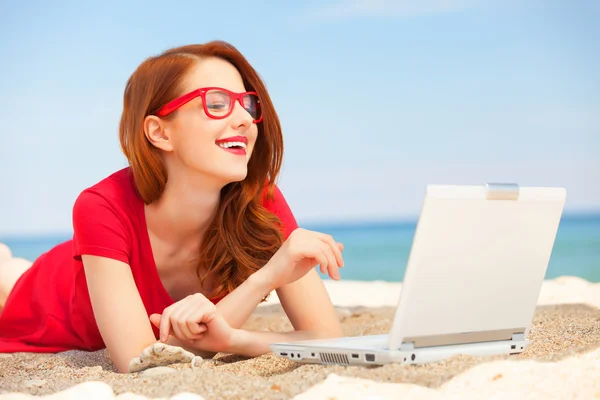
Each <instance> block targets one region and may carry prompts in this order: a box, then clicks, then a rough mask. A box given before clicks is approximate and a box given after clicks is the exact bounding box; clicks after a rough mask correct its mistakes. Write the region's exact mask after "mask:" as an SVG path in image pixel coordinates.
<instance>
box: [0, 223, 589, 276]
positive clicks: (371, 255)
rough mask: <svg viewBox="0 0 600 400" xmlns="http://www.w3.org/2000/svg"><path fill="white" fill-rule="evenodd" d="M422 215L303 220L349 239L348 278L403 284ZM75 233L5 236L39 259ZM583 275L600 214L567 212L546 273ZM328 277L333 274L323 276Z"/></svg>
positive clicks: (17, 252) (17, 250)
mask: <svg viewBox="0 0 600 400" xmlns="http://www.w3.org/2000/svg"><path fill="white" fill-rule="evenodd" d="M416 225H417V219H416V218H413V219H405V220H393V221H360V222H348V223H342V222H330V223H314V222H313V223H306V224H302V223H300V226H302V227H303V228H306V229H312V230H318V231H320V232H324V233H328V234H331V235H333V237H334V238H335V239H336V240H337V241H339V242H342V243H344V246H345V250H344V261H345V265H346V267H345V268H343V269H342V270H341V275H342V280H357V281H389V282H400V281H402V280H403V278H404V272H405V270H406V264H407V262H408V256H409V252H410V248H411V245H412V241H413V236H414V232H415V229H416ZM71 237H72V233H57V234H46V235H19V236H16V235H15V236H9V235H4V236H3V235H0V242H2V243H5V244H6V245H8V246H9V247H10V249H11V251H12V252H13V255H14V256H15V257H23V258H26V259H28V260H31V261H33V260H35V259H36V258H38V257H39V256H40V255H41V254H43V253H44V252H46V251H48V250H50V249H51V248H52V247H54V246H55V245H57V244H59V243H62V242H64V241H66V240H69V239H71ZM564 275H569V276H577V277H580V278H583V279H586V280H588V281H590V282H600V212H597V213H585V214H584V213H578V214H575V213H573V214H566V213H565V214H563V217H562V218H561V222H560V226H559V229H558V233H557V236H556V241H555V243H554V247H553V250H552V256H551V258H550V262H549V265H548V270H547V272H546V276H545V278H546V279H553V278H556V277H558V276H564ZM321 276H322V277H323V278H324V279H328V277H327V276H325V275H321Z"/></svg>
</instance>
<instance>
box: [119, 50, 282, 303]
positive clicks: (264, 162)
mask: <svg viewBox="0 0 600 400" xmlns="http://www.w3.org/2000/svg"><path fill="white" fill-rule="evenodd" d="M207 57H218V58H221V59H224V60H226V61H228V62H230V63H231V64H232V65H233V66H235V67H236V68H237V70H238V71H239V72H240V75H241V76H242V79H243V82H244V85H245V88H246V90H248V91H256V92H257V93H258V94H259V97H260V100H261V107H262V110H263V116H264V118H263V121H262V122H260V123H259V124H258V137H257V140H256V144H255V147H254V150H253V153H252V157H251V158H250V161H249V164H248V175H247V177H246V179H244V180H243V181H241V182H234V183H230V184H228V185H227V186H225V187H224V188H223V189H222V190H221V198H220V201H219V205H218V209H217V212H216V216H215V218H214V220H213V221H212V223H211V224H210V226H209V228H208V230H207V232H206V234H205V237H204V239H203V243H201V246H200V248H201V251H200V260H201V261H200V263H199V265H198V268H197V272H198V277H199V279H200V280H201V282H202V283H203V282H204V281H205V279H206V278H207V277H208V276H211V277H214V278H216V279H215V282H216V286H215V287H214V288H213V290H212V291H211V293H209V294H208V296H209V297H219V296H223V295H225V294H227V293H228V292H230V291H232V290H233V289H235V288H236V287H237V286H239V285H240V284H241V283H242V282H243V281H245V280H246V279H247V278H248V277H249V276H250V275H251V274H252V273H254V272H255V271H257V270H258V269H260V268H261V267H262V266H263V265H265V264H266V263H267V261H268V260H269V259H270V258H271V257H272V256H273V254H274V253H275V252H276V251H277V249H278V248H279V247H280V246H281V244H282V243H283V236H282V232H281V222H280V221H279V219H278V218H277V217H276V216H275V215H273V214H272V213H271V212H269V211H268V210H267V209H265V208H264V207H263V206H262V204H263V199H264V196H265V195H266V196H268V197H270V198H271V197H272V196H273V193H274V185H275V181H276V180H277V177H278V175H279V171H280V168H281V163H282V158H283V138H282V133H281V125H280V122H279V117H278V116H277V113H276V112H275V108H274V106H273V103H272V101H271V98H270V96H269V93H268V92H267V89H266V87H265V85H264V83H263V82H262V80H261V79H260V77H259V75H258V73H257V72H256V71H255V70H254V68H253V67H252V66H251V65H250V63H249V62H248V61H247V60H246V58H245V57H244V56H243V55H242V54H241V53H240V52H239V51H238V50H237V49H236V48H235V47H234V46H232V45H231V44H229V43H226V42H222V41H213V42H209V43H206V44H196V45H188V46H182V47H177V48H172V49H169V50H167V51H165V52H164V53H162V54H160V55H158V56H155V57H150V58H148V59H146V60H145V61H144V62H143V63H142V64H141V65H140V66H139V67H138V68H137V69H136V70H135V72H134V73H133V74H132V75H131V77H130V78H129V80H128V81H127V84H126V86H125V93H124V99H123V114H122V116H121V121H120V126H119V139H120V142H121V148H122V150H123V153H124V154H125V156H126V157H127V159H128V161H129V165H130V169H131V171H132V173H133V177H134V181H135V185H136V188H137V191H138V193H139V194H140V196H141V197H142V199H143V200H144V202H145V203H146V204H150V203H152V202H154V201H156V200H157V199H158V198H159V197H160V196H161V194H162V192H163V190H164V187H165V184H166V182H167V179H168V176H167V172H166V168H165V166H164V165H163V162H162V158H161V156H160V151H161V150H159V149H158V148H156V147H154V146H153V145H152V144H151V143H150V142H149V141H148V140H147V138H146V136H145V134H144V128H143V122H144V119H145V118H146V117H147V116H148V115H155V113H157V112H158V110H159V109H160V107H162V106H163V105H164V104H166V103H168V102H169V101H171V100H173V99H175V98H176V97H178V96H180V95H182V94H183V93H182V90H183V81H184V79H185V77H186V75H187V73H188V71H190V69H191V68H192V67H193V66H194V65H195V64H196V63H197V62H199V61H201V60H202V59H204V58H207ZM265 185H266V186H265Z"/></svg>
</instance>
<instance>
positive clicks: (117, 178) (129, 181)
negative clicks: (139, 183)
mask: <svg viewBox="0 0 600 400" xmlns="http://www.w3.org/2000/svg"><path fill="white" fill-rule="evenodd" d="M136 198H138V196H137V193H136V191H135V186H134V183H133V177H132V174H131V170H130V169H129V168H123V169H121V170H119V171H116V172H114V173H112V174H111V175H109V176H107V177H106V178H104V179H102V180H101V181H99V182H97V183H95V184H94V185H92V186H90V187H87V188H85V189H84V190H82V191H81V193H79V195H78V196H77V199H76V200H75V206H76V207H78V206H82V205H83V206H85V205H87V204H97V203H104V204H110V205H112V206H115V207H117V208H123V207H128V206H130V205H131V203H132V202H133V201H135V200H136Z"/></svg>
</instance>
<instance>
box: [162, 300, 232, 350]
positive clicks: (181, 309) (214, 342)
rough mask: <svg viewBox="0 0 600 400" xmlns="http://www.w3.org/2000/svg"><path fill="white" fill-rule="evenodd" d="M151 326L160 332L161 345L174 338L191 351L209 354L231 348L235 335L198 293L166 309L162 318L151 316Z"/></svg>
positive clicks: (209, 303) (211, 304)
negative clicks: (202, 351) (190, 348)
mask: <svg viewBox="0 0 600 400" xmlns="http://www.w3.org/2000/svg"><path fill="white" fill-rule="evenodd" d="M150 322H151V323H152V324H153V325H154V326H156V327H157V328H159V329H160V340H161V341H162V342H166V341H167V340H168V338H169V335H173V336H175V337H176V338H177V339H179V340H181V341H182V342H184V343H185V342H187V343H188V344H189V345H190V346H191V347H194V348H197V349H199V350H204V351H212V352H220V351H226V350H227V349H228V348H230V347H231V345H232V341H233V336H234V331H235V330H234V329H233V328H231V326H229V324H228V323H227V321H225V319H224V318H223V316H222V315H221V314H220V313H219V312H218V310H217V307H216V306H215V305H214V304H213V303H212V302H211V301H210V300H208V299H207V298H206V297H205V296H203V295H202V294H200V293H196V294H193V295H190V296H188V297H186V298H184V299H182V300H180V301H178V302H176V303H175V304H172V305H171V306H169V307H167V308H165V309H164V311H163V313H162V315H161V314H152V315H150Z"/></svg>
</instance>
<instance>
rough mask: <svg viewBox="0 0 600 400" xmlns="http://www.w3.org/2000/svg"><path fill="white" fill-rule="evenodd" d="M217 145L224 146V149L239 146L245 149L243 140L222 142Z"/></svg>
mask: <svg viewBox="0 0 600 400" xmlns="http://www.w3.org/2000/svg"><path fill="white" fill-rule="evenodd" d="M219 146H220V147H222V148H224V149H228V148H230V147H236V146H237V147H241V148H242V149H246V143H244V142H224V143H219Z"/></svg>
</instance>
